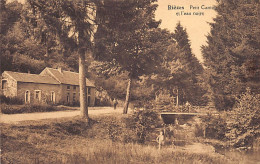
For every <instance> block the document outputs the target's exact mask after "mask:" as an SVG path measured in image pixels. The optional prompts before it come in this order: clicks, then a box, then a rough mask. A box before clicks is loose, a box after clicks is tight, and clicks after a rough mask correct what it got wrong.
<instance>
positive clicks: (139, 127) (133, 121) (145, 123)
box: [126, 110, 159, 143]
mask: <svg viewBox="0 0 260 164" xmlns="http://www.w3.org/2000/svg"><path fill="white" fill-rule="evenodd" d="M158 122H159V117H158V114H157V113H156V112H154V111H152V110H144V111H137V112H135V113H134V114H133V115H132V116H131V117H130V118H128V119H127V120H126V124H127V127H130V128H131V129H133V130H135V135H136V137H137V141H138V142H139V143H144V142H145V140H146V138H147V136H148V134H149V132H151V130H153V129H154V128H155V127H157V124H158Z"/></svg>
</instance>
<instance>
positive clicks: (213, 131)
mask: <svg viewBox="0 0 260 164" xmlns="http://www.w3.org/2000/svg"><path fill="white" fill-rule="evenodd" d="M202 121H203V123H204V126H205V128H206V134H205V135H206V136H205V137H207V138H212V139H218V140H223V139H225V133H226V131H227V128H226V127H227V123H226V119H225V117H224V116H223V115H221V114H219V115H210V114H208V115H207V116H206V117H203V118H202Z"/></svg>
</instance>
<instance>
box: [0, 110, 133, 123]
mask: <svg viewBox="0 0 260 164" xmlns="http://www.w3.org/2000/svg"><path fill="white" fill-rule="evenodd" d="M129 112H131V109H129ZM88 113H89V116H91V115H102V114H116V113H118V114H122V113H123V108H120V107H119V108H117V109H116V110H114V109H113V108H112V107H89V111H88ZM78 115H80V111H79V110H68V111H58V112H43V113H24V114H0V123H19V122H21V121H30V120H42V119H55V118H64V117H74V116H78Z"/></svg>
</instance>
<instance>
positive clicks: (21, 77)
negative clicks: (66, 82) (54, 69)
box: [4, 71, 60, 84]
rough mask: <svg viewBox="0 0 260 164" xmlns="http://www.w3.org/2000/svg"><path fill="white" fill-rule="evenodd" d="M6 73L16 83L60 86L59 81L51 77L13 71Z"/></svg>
mask: <svg viewBox="0 0 260 164" xmlns="http://www.w3.org/2000/svg"><path fill="white" fill-rule="evenodd" d="M4 73H6V74H8V75H9V76H11V77H12V78H14V79H15V80H16V81H19V82H29V83H43V84H60V83H59V82H58V81H57V80H55V79H54V78H52V77H50V76H43V75H37V74H29V73H20V72H12V71H5V72H4Z"/></svg>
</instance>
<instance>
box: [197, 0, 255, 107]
mask: <svg viewBox="0 0 260 164" xmlns="http://www.w3.org/2000/svg"><path fill="white" fill-rule="evenodd" d="M216 11H217V12H218V16H217V17H216V18H215V19H214V21H215V22H214V23H211V24H210V25H211V32H210V34H209V35H208V36H207V39H208V45H206V46H203V47H202V53H203V57H204V61H205V62H204V65H205V66H206V69H207V71H206V72H207V74H206V76H205V78H206V79H205V80H206V81H207V83H208V86H209V91H210V99H211V101H212V102H214V104H215V106H216V108H217V109H219V110H225V109H231V108H232V107H233V105H234V104H235V98H236V97H237V96H238V95H239V94H240V93H242V92H243V91H245V88H246V87H250V88H251V89H252V91H253V92H259V89H258V88H259V79H260V69H259V66H258V65H259V64H257V63H259V62H260V56H259V54H260V50H259V44H260V38H259V36H260V35H259V34H260V29H259V15H257V13H258V11H259V0H249V1H244V0H238V1H235V0H231V1H227V0H221V1H220V0H219V1H218V5H217V8H216Z"/></svg>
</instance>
